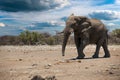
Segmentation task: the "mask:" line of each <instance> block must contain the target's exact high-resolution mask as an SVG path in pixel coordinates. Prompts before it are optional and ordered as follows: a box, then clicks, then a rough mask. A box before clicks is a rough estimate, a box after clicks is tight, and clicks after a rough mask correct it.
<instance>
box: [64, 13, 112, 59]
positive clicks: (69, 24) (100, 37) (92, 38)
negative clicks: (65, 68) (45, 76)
mask: <svg viewBox="0 0 120 80" xmlns="http://www.w3.org/2000/svg"><path fill="white" fill-rule="evenodd" d="M72 32H73V33H74V39H75V44H76V48H77V53H78V56H77V59H82V58H84V57H85V54H84V53H83V49H84V48H85V46H86V45H88V44H96V50H95V53H94V55H93V56H92V57H93V58H98V56H99V50H100V47H101V46H102V47H103V49H104V52H105V55H104V57H110V53H109V50H108V46H107V40H108V35H107V29H106V28H105V26H104V24H103V23H102V22H101V21H100V20H97V19H88V18H87V17H84V16H74V15H73V14H72V15H71V16H70V17H69V18H68V19H67V21H66V27H65V29H64V30H63V33H64V40H63V44H62V55H63V56H64V55H65V54H64V52H65V47H66V44H67V41H68V38H69V36H70V34H71V33H72Z"/></svg>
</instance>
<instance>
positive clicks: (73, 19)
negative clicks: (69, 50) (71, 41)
mask: <svg viewBox="0 0 120 80" xmlns="http://www.w3.org/2000/svg"><path fill="white" fill-rule="evenodd" d="M84 22H88V23H90V21H89V19H88V18H87V17H84V16H74V14H72V15H71V16H69V17H68V19H67V21H66V27H65V29H64V30H63V33H64V39H63V44H62V56H64V55H65V54H64V53H65V47H66V44H67V41H68V38H69V36H70V34H71V33H72V32H73V31H75V30H76V29H78V27H80V25H81V24H82V23H84Z"/></svg>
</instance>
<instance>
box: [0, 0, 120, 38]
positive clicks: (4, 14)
mask: <svg viewBox="0 0 120 80" xmlns="http://www.w3.org/2000/svg"><path fill="white" fill-rule="evenodd" d="M72 13H74V14H75V15H81V16H87V17H89V18H97V19H100V20H102V21H103V22H104V23H105V25H106V26H107V28H108V29H109V31H112V30H114V29H116V28H120V0H0V36H2V35H18V34H20V32H22V31H25V30H30V31H37V32H48V33H50V34H55V32H56V31H62V30H63V29H64V27H65V20H66V18H67V17H68V16H69V15H70V14H72Z"/></svg>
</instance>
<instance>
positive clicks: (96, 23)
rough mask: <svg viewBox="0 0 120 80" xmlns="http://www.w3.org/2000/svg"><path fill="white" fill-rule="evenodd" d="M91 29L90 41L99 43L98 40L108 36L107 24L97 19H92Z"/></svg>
mask: <svg viewBox="0 0 120 80" xmlns="http://www.w3.org/2000/svg"><path fill="white" fill-rule="evenodd" d="M90 22H91V25H92V27H91V31H90V43H97V41H98V40H99V39H100V38H102V37H104V36H106V31H107V29H106V27H105V25H104V24H103V23H102V22H101V21H100V20H97V19H91V20H90Z"/></svg>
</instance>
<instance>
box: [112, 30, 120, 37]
mask: <svg viewBox="0 0 120 80" xmlns="http://www.w3.org/2000/svg"><path fill="white" fill-rule="evenodd" d="M112 35H114V36H116V37H118V38H120V29H115V30H113V32H112Z"/></svg>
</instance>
